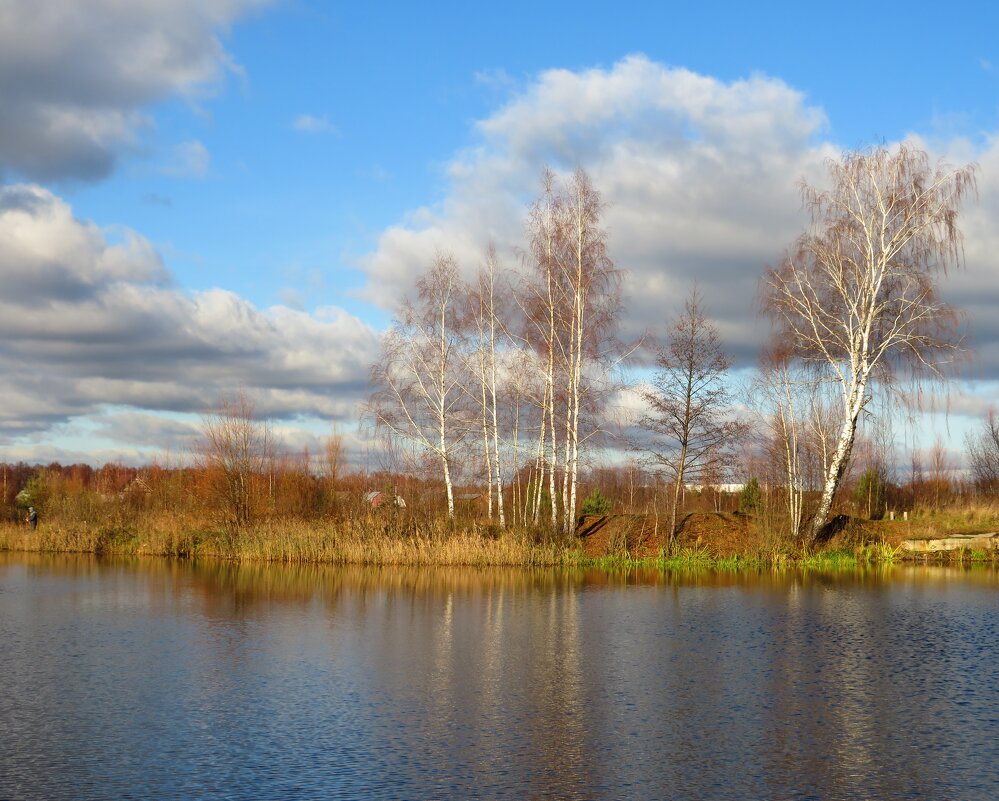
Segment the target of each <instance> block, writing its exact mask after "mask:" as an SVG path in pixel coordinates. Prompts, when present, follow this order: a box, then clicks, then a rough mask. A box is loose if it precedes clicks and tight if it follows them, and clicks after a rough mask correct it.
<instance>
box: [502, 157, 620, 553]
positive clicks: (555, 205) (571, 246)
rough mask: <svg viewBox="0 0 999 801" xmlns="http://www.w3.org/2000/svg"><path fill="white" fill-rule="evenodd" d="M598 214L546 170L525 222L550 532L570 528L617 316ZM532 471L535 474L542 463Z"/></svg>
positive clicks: (584, 189)
mask: <svg viewBox="0 0 999 801" xmlns="http://www.w3.org/2000/svg"><path fill="white" fill-rule="evenodd" d="M602 212H603V202H602V200H601V198H600V193H599V192H597V190H596V189H595V188H594V187H593V185H592V183H591V182H590V179H589V177H588V176H587V175H586V173H585V172H584V171H582V170H576V172H575V173H574V174H573V175H572V177H571V178H570V179H569V180H568V181H567V182H565V184H564V185H562V184H559V182H558V181H557V179H556V177H555V175H554V173H552V172H551V171H550V170H547V169H546V170H545V171H544V173H543V176H542V195H541V197H540V198H539V199H538V201H537V202H536V203H535V204H534V206H533V207H532V209H531V212H530V215H529V217H528V223H527V228H528V236H529V238H530V254H531V257H532V261H533V263H534V266H535V268H536V275H535V280H534V281H533V282H530V283H528V285H527V287H526V291H525V292H523V293H522V294H523V297H522V299H521V308H522V309H523V310H524V311H525V319H526V329H527V332H526V334H525V340H526V341H528V342H531V343H532V344H533V345H534V346H535V347H536V349H537V350H538V351H539V353H540V354H541V356H542V358H541V360H540V364H541V365H542V369H543V370H544V393H543V398H542V399H541V402H542V404H543V408H542V410H541V411H542V420H543V424H542V427H541V429H540V431H539V444H538V448H539V453H541V454H545V453H547V455H548V459H547V478H548V486H549V493H550V495H551V501H552V504H551V505H552V509H551V522H552V526H553V527H554V528H557V527H559V524H561V527H562V530H563V531H564V532H566V533H568V532H570V531H571V530H572V527H573V526H574V524H575V509H576V496H577V485H578V475H579V462H580V451H581V448H582V446H583V444H584V443H585V442H586V440H587V439H588V438H589V436H590V434H591V433H592V429H590V430H584V418H585V414H586V412H587V410H588V409H590V410H591V409H592V408H593V406H594V405H595V401H596V392H595V386H596V383H597V381H596V378H597V376H596V374H597V373H598V372H600V365H601V364H604V363H605V361H604V360H605V358H606V356H607V355H608V353H609V352H610V348H608V344H609V343H610V342H611V341H612V340H613V336H612V332H613V330H614V328H615V326H616V324H617V321H618V315H619V311H620V291H619V289H620V275H619V273H618V272H617V271H616V270H615V268H614V265H613V263H612V262H611V260H610V258H609V256H608V254H607V241H606V240H607V237H606V233H605V231H604V230H603V228H602V226H601V215H602ZM539 464H540V465H541V468H542V470H543V469H544V463H543V460H539ZM559 471H560V472H561V476H562V482H561V491H560V492H559V491H558V490H557V488H556V473H557V472H559ZM539 478H540V475H539ZM539 500H540V498H539Z"/></svg>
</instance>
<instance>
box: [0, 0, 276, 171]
mask: <svg viewBox="0 0 999 801" xmlns="http://www.w3.org/2000/svg"><path fill="white" fill-rule="evenodd" d="M265 2H266V0H134V2H127V3H122V2H119V1H118V0H88V2H86V3H80V2H77V0H47V2H44V3H38V2H36V0H5V2H4V3H2V4H0V172H2V171H12V172H14V173H17V174H19V175H21V176H24V177H28V178H32V179H36V180H52V179H63V178H77V179H84V180H93V179H96V178H100V177H102V176H104V175H106V174H107V173H108V172H109V171H110V170H111V169H112V167H113V165H114V160H115V154H116V153H117V152H118V151H119V150H120V149H121V148H123V147H125V148H127V147H132V146H135V144H136V137H137V135H138V132H139V131H141V129H142V128H143V127H146V126H149V125H150V124H151V122H150V120H149V118H148V117H147V116H146V115H144V114H143V113H142V111H141V109H142V108H143V107H144V106H147V105H148V104H150V103H155V102H157V101H160V100H163V99H164V98H166V97H169V96H172V95H178V94H179V95H181V96H186V97H188V98H191V99H197V98H199V97H202V96H204V95H205V94H208V93H211V92H212V91H213V90H214V89H215V88H216V87H217V86H218V85H219V84H220V83H221V81H222V80H223V78H224V76H225V74H226V72H231V71H234V70H238V67H237V65H236V64H235V62H234V61H233V60H232V58H231V57H230V55H229V54H228V53H227V52H226V50H225V48H224V47H223V45H222V42H221V41H220V39H219V34H220V32H222V31H224V30H225V29H226V28H227V27H228V26H229V25H230V24H231V23H233V22H234V21H235V20H236V19H238V18H239V17H240V16H242V15H244V14H245V13H247V12H248V11H249V10H251V9H253V8H255V7H259V6H261V5H263V4H264V3H265Z"/></svg>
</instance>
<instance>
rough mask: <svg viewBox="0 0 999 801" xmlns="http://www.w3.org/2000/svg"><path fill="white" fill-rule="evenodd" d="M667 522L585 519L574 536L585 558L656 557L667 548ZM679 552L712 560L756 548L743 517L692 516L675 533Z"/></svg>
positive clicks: (645, 517) (647, 518)
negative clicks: (703, 554) (703, 553)
mask: <svg viewBox="0 0 999 801" xmlns="http://www.w3.org/2000/svg"><path fill="white" fill-rule="evenodd" d="M668 528H669V518H668V517H666V516H664V515H660V516H659V517H658V518H656V516H655V515H587V516H585V517H583V518H581V519H580V521H579V526H578V527H577V529H576V534H577V536H579V538H580V539H581V540H582V543H583V550H584V552H585V553H586V555H587V556H591V557H599V556H612V555H622V554H629V555H630V556H633V557H639V558H641V557H649V556H658V555H659V553H660V552H661V551H662V550H663V549H665V548H666V546H667V534H668ZM677 543H678V545H679V546H680V547H681V548H698V549H703V550H705V551H707V552H708V553H709V554H711V555H712V556H715V557H724V556H734V555H736V554H744V553H749V552H751V551H753V550H754V548H755V547H756V544H757V543H755V542H753V537H752V536H751V532H750V530H749V520H748V518H747V517H746V516H745V515H740V514H732V513H727V512H692V513H690V514H687V515H684V517H683V519H682V520H681V521H680V526H679V531H678V532H677Z"/></svg>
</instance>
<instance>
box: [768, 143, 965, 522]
mask: <svg viewBox="0 0 999 801" xmlns="http://www.w3.org/2000/svg"><path fill="white" fill-rule="evenodd" d="M828 168H829V173H830V177H831V188H830V189H828V190H819V189H816V188H814V187H812V186H809V185H808V184H803V186H802V197H803V200H804V203H805V206H806V207H807V208H808V209H809V210H810V212H811V226H810V228H809V230H808V231H807V232H806V233H805V234H803V235H802V236H801V237H800V238H799V239H798V241H797V242H796V243H795V245H794V247H793V249H792V250H791V252H790V253H789V255H788V256H787V258H786V259H785V260H784V261H783V263H782V264H780V266H778V267H777V268H776V269H772V270H770V271H768V272H767V274H766V276H765V278H764V281H763V296H764V309H765V311H766V312H767V313H768V314H769V316H770V317H771V319H772V320H773V321H774V322H775V324H776V326H777V329H778V330H777V337H778V338H779V339H780V340H781V341H783V342H785V343H787V344H788V345H789V346H790V347H791V348H792V349H793V351H794V354H795V356H797V357H798V358H801V359H803V360H805V361H807V362H810V363H812V364H814V365H816V366H818V367H819V368H820V369H821V370H822V371H824V372H825V374H826V375H827V376H828V377H829V378H830V380H832V381H833V382H835V384H836V385H837V386H838V389H839V395H840V400H841V407H840V408H841V413H840V416H839V419H840V423H839V433H838V435H837V440H836V446H835V449H834V450H833V452H832V454H831V458H830V460H829V465H828V468H827V470H826V473H825V477H824V481H823V487H822V496H821V499H820V501H819V504H818V508H817V509H816V511H815V514H814V516H813V517H812V520H811V523H810V525H809V533H810V535H811V537H812V538H813V539H815V538H818V537H819V535H820V532H821V531H822V529H823V527H824V525H825V523H826V520H827V518H828V516H829V511H830V509H831V507H832V502H833V498H834V496H835V494H836V490H837V488H838V487H839V485H840V482H841V480H842V478H843V476H844V475H845V473H846V470H847V467H848V465H849V461H850V453H851V450H852V448H853V442H854V438H855V436H856V432H857V422H858V420H859V419H860V415H861V413H862V412H863V410H864V408H865V407H866V406H867V404H868V402H869V401H870V399H871V390H872V382H874V381H876V380H877V379H879V378H883V379H888V378H890V377H891V376H892V375H894V374H896V371H897V370H898V368H900V367H903V366H906V367H909V368H911V370H912V371H913V374H914V375H916V374H923V375H925V374H930V375H935V376H939V375H941V374H942V372H941V371H942V368H943V367H944V365H945V364H946V363H948V362H950V361H952V360H953V357H954V355H955V352H956V350H957V349H958V348H959V341H958V340H957V338H956V317H955V312H954V310H953V309H952V308H951V307H950V306H948V305H947V304H946V303H944V302H943V301H942V300H941V299H940V296H939V292H938V288H937V283H938V278H939V276H940V275H942V274H945V273H946V272H947V270H948V269H949V268H950V267H956V266H960V264H961V262H962V260H963V253H962V248H961V235H960V231H959V229H958V227H957V216H958V210H959V208H960V206H961V203H962V201H963V200H964V199H965V197H966V196H967V195H968V193H969V192H972V191H974V187H975V176H974V167H973V166H971V165H969V166H965V167H962V168H959V169H954V168H951V167H949V166H947V165H942V164H941V165H937V166H932V165H931V164H930V162H929V158H928V157H927V155H926V154H925V153H924V152H922V151H920V150H917V149H914V148H911V147H909V146H906V145H902V146H899V147H897V148H895V149H892V150H890V149H888V148H884V147H879V148H875V149H873V150H870V151H864V152H855V153H848V154H846V155H845V156H844V157H843V158H842V159H840V160H836V161H830V162H829V164H828Z"/></svg>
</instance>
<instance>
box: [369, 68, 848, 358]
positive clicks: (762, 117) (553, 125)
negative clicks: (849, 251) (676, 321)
mask: <svg viewBox="0 0 999 801" xmlns="http://www.w3.org/2000/svg"><path fill="white" fill-rule="evenodd" d="M825 125H826V120H825V116H824V114H823V112H822V111H821V109H818V108H815V107H814V106H810V105H808V104H807V102H806V101H805V98H804V96H803V95H802V94H801V93H800V92H798V91H797V90H795V89H793V88H791V87H789V86H788V85H787V84H785V83H784V82H782V81H780V80H777V79H774V78H767V77H764V76H755V77H752V78H749V79H746V80H741V81H734V82H731V83H726V82H724V81H720V80H717V79H715V78H711V77H707V76H702V75H697V74H695V73H692V72H690V71H689V70H684V69H675V68H668V67H665V66H663V65H661V64H657V63H655V62H652V61H650V60H648V59H647V58H645V57H642V56H632V57H629V58H626V59H624V60H622V61H620V62H619V63H617V64H615V65H614V66H613V67H611V68H610V69H606V70H604V69H592V70H586V71H583V72H571V71H568V70H550V71H548V72H544V73H542V74H541V75H540V76H538V78H537V80H536V81H535V82H534V83H533V84H531V85H530V86H529V87H528V88H527V89H526V90H525V91H524V92H522V93H521V94H519V95H517V96H515V97H514V98H513V99H511V100H510V102H508V103H507V104H506V105H504V106H503V107H502V108H500V109H499V110H498V111H497V112H496V113H494V114H493V115H492V116H490V117H488V118H487V119H484V120H482V121H481V122H479V123H478V125H477V130H478V131H479V133H480V135H481V142H480V143H479V144H478V145H477V146H475V147H472V148H469V149H468V150H467V151H465V152H462V153H460V154H458V155H457V156H456V157H455V158H454V159H453V160H452V161H451V162H450V164H449V165H448V177H449V189H448V192H447V194H446V195H445V196H444V197H443V198H442V199H441V200H440V202H439V203H438V204H436V205H434V206H428V207H424V208H421V209H418V210H416V211H414V212H413V213H412V214H411V215H410V216H409V217H408V218H407V219H406V220H404V221H403V222H401V223H400V224H398V225H395V226H392V227H390V228H388V229H387V230H385V231H384V232H383V233H382V235H381V237H380V238H379V241H378V245H377V247H376V249H375V250H374V252H373V253H371V254H369V255H368V256H367V257H366V258H364V259H362V261H361V267H362V268H363V269H364V270H365V271H366V272H367V273H368V276H369V279H370V280H369V282H368V285H367V287H366V289H365V290H364V292H363V294H364V295H365V297H367V298H369V299H372V300H374V301H376V302H378V303H381V304H383V305H385V306H387V307H391V306H392V305H393V304H394V303H395V302H396V301H397V298H398V292H399V288H400V287H402V288H405V287H408V286H409V285H411V283H412V280H413V276H414V275H415V274H416V273H418V272H419V271H421V270H423V269H424V268H425V266H426V264H427V263H428V261H429V259H430V258H431V257H432V256H433V253H434V252H435V251H436V250H438V249H440V248H448V249H451V250H453V251H454V252H455V253H456V255H457V257H458V259H459V261H460V262H462V263H463V264H465V265H466V267H467V268H468V269H473V268H474V267H475V266H476V265H477V264H478V262H479V260H480V259H481V256H482V252H483V250H484V248H485V246H486V243H487V242H488V241H489V240H490V239H492V240H494V241H496V243H497V244H498V246H499V247H500V250H501V252H505V253H506V254H507V257H508V259H509V260H510V261H511V262H512V261H514V259H515V258H516V255H515V251H516V248H518V247H523V230H522V221H523V218H524V214H525V210H526V207H527V204H528V203H529V202H530V201H531V200H532V199H533V197H534V196H536V194H537V192H538V189H539V186H538V178H539V175H540V171H541V167H542V165H544V164H546V163H547V164H550V165H552V166H553V167H554V168H555V169H557V170H560V171H568V170H571V169H573V168H575V167H576V166H577V165H581V166H583V167H584V168H585V169H586V170H587V171H588V172H589V173H590V175H591V177H592V178H593V181H594V183H595V185H596V186H597V188H598V189H600V190H601V191H602V193H603V196H604V199H605V200H606V201H607V204H608V205H607V211H606V216H605V220H606V225H607V228H608V230H609V234H610V247H611V253H612V255H613V257H614V259H615V261H616V263H617V265H618V266H619V267H621V268H623V269H624V270H625V271H627V273H628V279H627V281H626V283H625V293H626V297H625V302H626V307H627V309H628V314H627V323H628V326H629V329H630V333H637V332H638V331H640V330H642V329H644V328H645V327H647V326H652V327H654V328H658V329H660V330H661V329H662V328H663V325H664V323H665V320H666V317H667V316H668V315H670V314H671V313H672V312H673V311H674V310H676V309H677V308H678V307H679V306H680V305H681V304H682V301H683V297H684V295H685V294H686V293H687V291H688V289H689V288H690V286H691V284H692V283H693V281H694V280H695V279H696V280H697V281H698V282H699V284H700V287H701V290H702V292H703V294H704V297H705V300H706V307H707V311H708V313H709V314H711V315H713V316H714V317H715V318H716V320H717V321H718V323H719V325H720V327H721V330H722V334H723V336H724V337H725V340H726V345H727V346H728V347H729V348H730V349H731V350H733V351H735V352H736V353H737V355H739V356H741V357H742V358H743V359H751V358H753V355H754V354H755V348H756V345H757V344H758V343H759V342H760V341H761V339H762V338H763V336H764V335H765V331H764V330H763V327H762V326H760V325H759V323H758V321H757V319H756V313H755V310H754V306H753V299H754V297H755V294H756V284H757V279H758V277H759V276H760V274H761V272H762V270H763V268H764V266H765V265H766V264H768V263H772V262H774V261H776V260H777V259H778V258H779V257H780V255H781V253H782V250H783V248H784V247H785V246H786V245H787V244H789V243H790V242H791V240H793V239H794V237H795V236H796V235H797V234H798V233H799V232H800V230H801V226H802V224H803V217H802V215H801V212H800V200H799V197H798V191H797V186H796V185H797V182H798V181H799V180H800V179H801V178H802V177H803V176H807V177H809V178H816V177H820V176H821V175H822V165H823V160H824V159H825V158H826V157H828V156H831V155H834V154H835V153H836V152H837V151H836V149H835V148H834V147H833V146H832V145H830V144H828V143H824V142H822V141H821V140H820V139H819V136H820V134H821V133H822V131H823V130H824V129H825Z"/></svg>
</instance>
